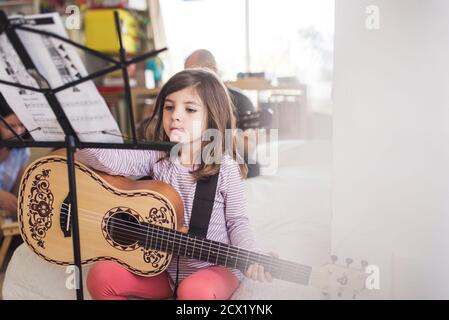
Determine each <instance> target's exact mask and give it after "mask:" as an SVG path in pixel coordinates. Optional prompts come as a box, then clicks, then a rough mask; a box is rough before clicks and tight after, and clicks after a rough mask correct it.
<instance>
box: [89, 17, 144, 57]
mask: <svg viewBox="0 0 449 320" xmlns="http://www.w3.org/2000/svg"><path fill="white" fill-rule="evenodd" d="M115 10H117V11H118V13H119V17H120V24H121V29H122V41H123V47H124V48H125V50H126V52H128V53H136V52H137V50H138V43H139V41H138V38H139V32H138V24H137V20H136V19H135V18H134V17H133V16H132V15H131V14H130V13H129V12H128V11H126V10H122V9H94V10H87V12H86V14H85V26H86V28H85V37H86V46H87V47H89V48H92V49H95V50H98V51H101V52H105V53H111V54H117V53H118V50H119V48H120V46H119V41H118V36H117V31H116V27H115V20H114V11H115Z"/></svg>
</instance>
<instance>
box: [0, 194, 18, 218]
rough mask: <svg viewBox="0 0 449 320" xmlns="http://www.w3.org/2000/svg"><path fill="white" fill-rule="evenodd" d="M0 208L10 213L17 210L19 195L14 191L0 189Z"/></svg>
mask: <svg viewBox="0 0 449 320" xmlns="http://www.w3.org/2000/svg"><path fill="white" fill-rule="evenodd" d="M0 209H3V210H5V211H8V212H9V213H16V212H17V197H16V196H15V195H13V194H12V193H9V192H6V191H0Z"/></svg>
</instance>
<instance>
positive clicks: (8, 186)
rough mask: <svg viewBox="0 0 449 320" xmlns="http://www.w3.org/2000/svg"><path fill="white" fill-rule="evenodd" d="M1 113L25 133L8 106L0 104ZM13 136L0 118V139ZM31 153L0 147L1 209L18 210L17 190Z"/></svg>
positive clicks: (15, 129)
mask: <svg viewBox="0 0 449 320" xmlns="http://www.w3.org/2000/svg"><path fill="white" fill-rule="evenodd" d="M0 115H2V117H3V119H4V121H6V123H7V124H8V125H9V126H10V127H11V128H13V129H14V131H16V133H17V134H19V135H22V134H23V133H25V127H24V126H23V125H22V123H21V122H20V120H19V119H18V118H17V116H16V115H15V114H14V113H13V112H12V110H11V109H10V108H9V107H8V106H6V105H4V104H3V105H2V104H0ZM13 137H14V134H13V133H12V132H11V130H9V128H8V126H7V125H6V124H5V123H4V122H3V121H1V120H0V140H8V139H10V138H13ZM29 155H30V152H29V149H26V148H20V149H12V148H6V147H3V148H2V147H0V209H1V210H4V211H6V212H8V213H14V214H15V213H16V212H17V192H18V190H19V183H20V178H21V177H22V172H23V170H24V169H25V165H26V163H27V161H28V158H29Z"/></svg>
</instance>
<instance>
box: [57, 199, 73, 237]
mask: <svg viewBox="0 0 449 320" xmlns="http://www.w3.org/2000/svg"><path fill="white" fill-rule="evenodd" d="M70 209H71V205H70V198H69V196H68V195H67V197H66V198H65V199H64V202H63V203H62V204H61V210H60V212H59V224H60V226H61V231H62V233H63V234H64V237H66V238H67V237H70V236H71V235H72V219H71V218H72V217H71V215H72V213H71V210H70Z"/></svg>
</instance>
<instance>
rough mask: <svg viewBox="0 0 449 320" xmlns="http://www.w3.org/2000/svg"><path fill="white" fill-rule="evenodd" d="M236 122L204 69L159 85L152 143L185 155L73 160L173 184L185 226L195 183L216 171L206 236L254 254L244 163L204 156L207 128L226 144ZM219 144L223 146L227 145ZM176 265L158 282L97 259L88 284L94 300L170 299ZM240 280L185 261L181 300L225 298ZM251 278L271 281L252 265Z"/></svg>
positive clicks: (95, 155)
mask: <svg viewBox="0 0 449 320" xmlns="http://www.w3.org/2000/svg"><path fill="white" fill-rule="evenodd" d="M234 125H235V120H234V119H233V112H232V104H231V102H230V98H229V96H228V93H227V90H226V88H225V87H224V85H223V84H222V83H221V82H220V80H218V78H217V77H216V76H215V75H214V74H213V73H211V72H209V71H207V70H202V69H189V70H184V71H181V72H179V73H177V74H176V75H175V76H173V77H172V78H171V79H170V80H169V81H168V82H167V83H166V84H165V85H164V86H163V87H162V89H161V91H160V93H159V95H158V97H157V99H156V105H155V110H154V113H153V116H152V120H151V121H150V124H149V126H148V129H149V130H147V138H148V139H149V140H151V141H171V142H176V143H179V144H178V145H177V146H180V152H179V153H177V155H176V156H171V157H168V154H167V153H165V152H160V151H137V150H96V149H85V150H81V151H78V152H77V154H76V158H77V160H79V161H81V162H83V163H86V164H88V165H90V166H92V167H93V168H95V169H97V170H100V171H104V172H106V173H108V174H111V175H123V176H148V175H149V176H151V177H153V179H155V180H161V181H163V182H166V183H168V184H170V185H171V186H173V187H174V188H175V189H176V191H177V192H178V193H179V194H180V196H181V198H182V199H183V202H184V212H185V217H184V223H185V226H186V227H187V226H188V225H189V222H190V218H191V212H192V204H193V199H194V196H195V188H196V182H197V181H198V180H199V179H203V178H206V177H209V176H211V175H214V174H216V173H217V172H219V176H218V183H217V190H216V194H215V202H214V205H213V211H212V215H211V218H210V223H209V229H208V233H207V238H208V239H210V240H215V241H219V242H223V243H230V244H232V245H235V246H239V247H243V248H246V249H250V250H251V249H252V250H257V246H256V242H255V240H254V236H253V234H252V232H251V229H250V226H249V223H248V218H247V216H246V215H245V210H244V204H245V199H244V194H245V190H244V182H243V178H244V177H245V175H246V167H245V165H244V164H243V165H239V164H238V163H237V162H236V152H231V155H228V154H225V152H223V156H222V157H221V161H220V162H219V163H215V162H216V161H215V162H214V163H208V162H206V161H205V159H204V157H206V158H209V157H211V156H212V154H207V155H206V156H204V152H203V150H204V146H205V144H206V143H205V142H204V141H203V142H202V140H203V139H202V137H203V136H204V133H205V131H206V129H215V130H217V131H219V132H220V133H221V136H222V138H223V140H224V137H225V129H226V128H229V127H231V128H233V127H234ZM148 131H149V132H148ZM220 143H221V146H222V147H224V146H225V143H224V141H220ZM233 149H234V150H235V148H233ZM202 153H203V155H202ZM178 155H179V156H178ZM201 155H202V156H201ZM215 156H216V155H215ZM198 159H200V161H198ZM242 163H243V162H242ZM176 260H177V259H173V260H172V263H171V264H170V265H169V267H168V268H167V271H166V272H164V273H162V274H160V275H158V276H154V277H142V276H138V275H135V274H133V273H131V272H129V271H127V270H126V269H124V268H122V267H121V266H119V265H118V264H115V263H114V262H99V263H96V264H95V265H93V266H92V268H91V270H90V272H89V274H88V278H87V287H88V290H89V292H90V294H91V296H92V297H93V298H94V299H126V298H127V297H128V296H138V297H143V298H150V299H163V298H169V297H171V296H172V295H173V289H172V285H173V280H172V279H175V277H176V271H177V266H176V264H177V263H176V262H177V261H176ZM241 276H242V274H241V273H240V271H238V270H235V269H230V268H225V267H221V266H214V265H212V264H210V263H207V262H201V261H198V260H193V259H189V258H183V257H180V258H179V280H180V283H179V287H178V288H177V297H178V299H228V298H230V297H231V295H232V294H233V292H234V291H235V290H236V289H237V287H238V285H239V280H240V278H241ZM246 276H248V277H250V278H252V279H254V280H259V281H271V275H270V274H269V273H266V272H264V270H263V267H262V266H259V265H251V266H249V268H248V269H247V272H246Z"/></svg>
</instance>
